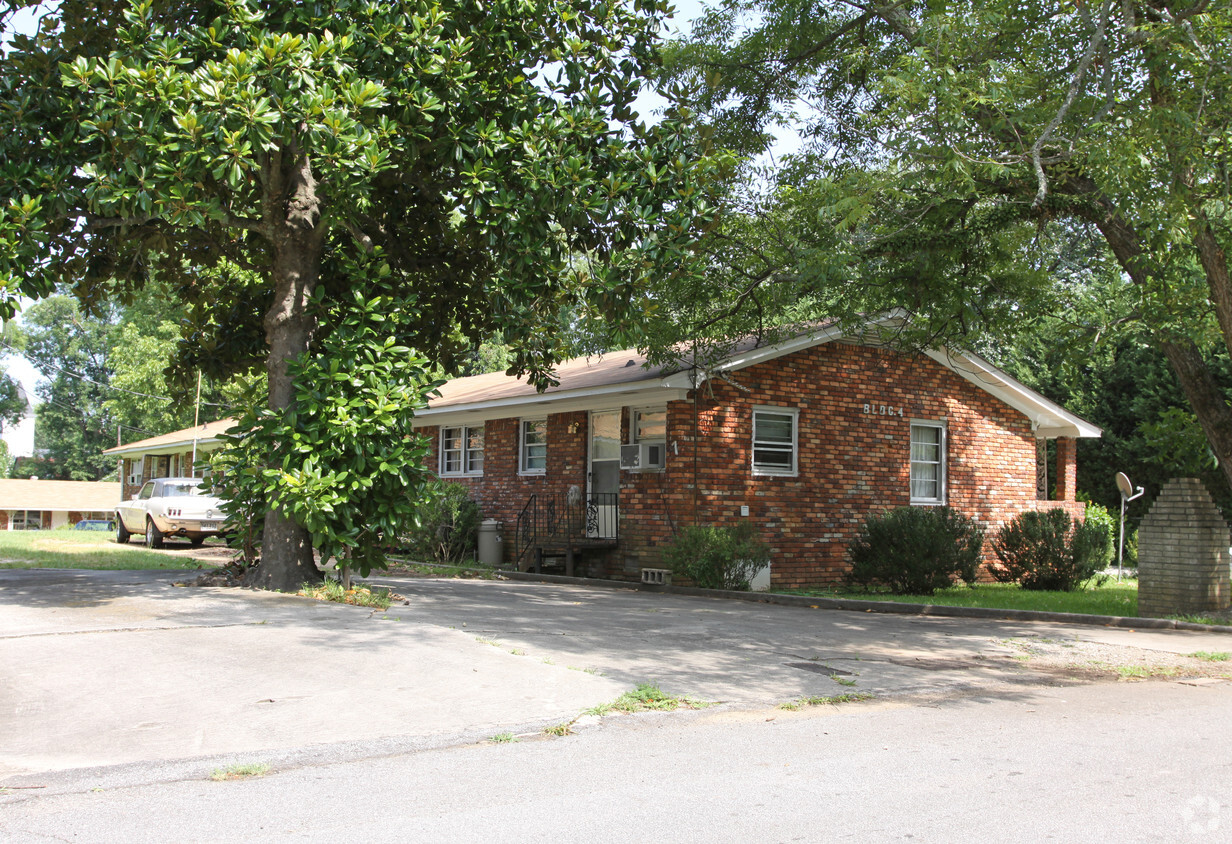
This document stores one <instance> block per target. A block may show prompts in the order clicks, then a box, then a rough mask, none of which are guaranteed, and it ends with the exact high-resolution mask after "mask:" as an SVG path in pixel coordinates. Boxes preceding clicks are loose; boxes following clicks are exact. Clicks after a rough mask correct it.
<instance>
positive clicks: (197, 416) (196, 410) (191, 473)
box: [188, 369, 1124, 506]
mask: <svg viewBox="0 0 1232 844" xmlns="http://www.w3.org/2000/svg"><path fill="white" fill-rule="evenodd" d="M200 421H201V370H200V369H198V370H197V403H196V405H195V406H194V407H193V459H192V466H191V467H190V468H189V470H188V477H190V478H195V477H197V435H198V431H197V425H198V423H199V422H200ZM1122 506H1124V505H1122Z"/></svg>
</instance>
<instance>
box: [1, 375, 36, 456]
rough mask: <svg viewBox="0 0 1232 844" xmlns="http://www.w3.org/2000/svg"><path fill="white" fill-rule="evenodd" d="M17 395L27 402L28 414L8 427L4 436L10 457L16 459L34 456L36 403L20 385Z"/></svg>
mask: <svg viewBox="0 0 1232 844" xmlns="http://www.w3.org/2000/svg"><path fill="white" fill-rule="evenodd" d="M17 394H18V395H19V396H20V397H21V398H22V400H23V401H25V403H26V412H25V414H23V415H22V417H21V419H20V420H19V421H18V422H17V423H16V424H13V425H6V426H5V428H4V433H3V435H2V436H3V439H4V441H5V442H6V443H7V444H8V447H9V457H10V458H14V459H15V458H18V457H32V456H34V403H33V402H31V401H30V396H29V394H28V393H27V392H26V388H25V387H23V386H22V385H21V384H20V383H18V385H17Z"/></svg>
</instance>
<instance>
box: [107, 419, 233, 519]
mask: <svg viewBox="0 0 1232 844" xmlns="http://www.w3.org/2000/svg"><path fill="white" fill-rule="evenodd" d="M234 424H235V420H234V419H220V420H218V421H217V422H207V423H205V424H204V425H198V426H196V427H195V428H185V429H184V430H182V431H173V432H171V433H170V434H163V435H162V436H159V437H150V438H149V439H145V440H138V441H137V442H132V443H126V444H125V445H120V446H116V447H115V448H109V449H107V450H106V451H104V452H103V454H110V455H111V456H113V457H115V458H117V459H118V460H119V461H120V482H121V484H122V485H123V494H122V498H125V499H127V498H130V497H132V496H134V495H136V494H137V492H138V491H139V490H140V489H141V485H142V484H143V483H145V481H147V480H149V479H150V478H178V477H186V478H193V477H196V476H198V475H200V474H201V471H200V469H199V468H194V460H195V461H196V462H198V463H199V462H200V461H201V460H203V459H204V458H205V456H206V455H208V454H209V453H210V452H211V451H214V450H215V449H216V448H218V446H219V444H220V443H219V440H218V435H219V434H221V433H223V432H224V431H226V430H227V429H228V428H230V427H231V426H232V425H234ZM194 455H195V456H194ZM116 500H117V502H118V501H119V500H120V499H116Z"/></svg>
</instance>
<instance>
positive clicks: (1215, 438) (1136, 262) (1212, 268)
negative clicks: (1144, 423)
mask: <svg viewBox="0 0 1232 844" xmlns="http://www.w3.org/2000/svg"><path fill="white" fill-rule="evenodd" d="M1084 185H1085V190H1084V191H1083V192H1084V193H1085V194H1086V197H1085V198H1087V199H1090V198H1091V197H1098V191H1096V190H1095V187H1094V184H1093V183H1089V182H1084ZM1096 204H1097V205H1098V206H1099V207H1101V208H1103V209H1104V210H1105V213H1103V214H1100V215H1094V216H1089V217H1087V219H1088V220H1089V221H1090V222H1093V223H1095V225H1096V226H1098V227H1099V229H1100V231H1101V232H1102V233H1103V235H1104V239H1105V241H1106V242H1107V243H1108V246H1109V247H1110V248H1111V249H1112V254H1113V255H1114V256H1115V257H1116V259H1117V263H1119V264H1120V265H1121V269H1123V270H1125V272H1126V274H1127V275H1129V277H1130V279H1131V280H1132V281H1133V282H1134V283H1136V284H1139V285H1145V284H1146V283H1147V282H1148V280H1149V275H1150V272H1151V268H1150V267H1149V266H1148V263H1147V261H1146V260H1145V250H1144V249H1143V247H1142V241H1141V240H1140V239H1139V237H1138V234H1137V232H1136V231H1135V230H1134V228H1133V226H1131V225H1130V224H1129V223H1128V222H1127V221H1126V220H1125V219H1124V218H1123V217H1121V215H1120V214H1119V213H1117V212H1116V210H1115V209H1114V208H1113V206H1112V203H1111V202H1108V201H1107V200H1105V199H1103V198H1102V197H1099V198H1098V199H1097V202H1096ZM1209 235H1210V232H1209V229H1199V230H1198V232H1197V235H1196V236H1195V239H1194V243H1195V246H1196V248H1197V251H1198V255H1199V259H1200V260H1201V263H1202V266H1203V270H1204V274H1205V275H1206V280H1207V284H1208V286H1209V288H1210V302H1211V304H1212V305H1213V306H1214V309H1215V313H1216V316H1217V318H1218V319H1219V324H1220V328H1221V329H1222V330H1223V339H1224V342H1225V343H1226V344H1227V345H1228V348H1229V350H1232V290H1230V284H1229V279H1228V267H1227V257H1226V256H1225V255H1224V253H1223V251H1222V249H1220V248H1219V247H1218V244H1217V243H1215V242H1214V240H1213V238H1212V237H1210V236H1209ZM1159 348H1160V350H1161V351H1162V352H1163V353H1164V357H1166V358H1167V359H1168V364H1169V366H1170V367H1171V368H1172V372H1173V374H1175V375H1176V378H1177V381H1178V382H1179V383H1180V385H1181V389H1182V390H1184V391H1185V397H1186V398H1187V399H1189V406H1190V407H1191V408H1192V409H1193V412H1194V415H1195V416H1196V417H1197V418H1198V424H1199V425H1200V426H1201V427H1202V433H1203V434H1205V435H1206V442H1207V445H1209V446H1210V448H1211V451H1213V452H1214V453H1215V459H1217V460H1218V461H1219V470H1220V471H1221V472H1222V473H1223V477H1224V480H1225V481H1226V482H1227V484H1228V486H1229V488H1232V405H1229V403H1228V397H1227V395H1226V394H1225V393H1224V392H1223V390H1222V389H1220V387H1219V384H1218V383H1216V381H1215V377H1214V375H1213V374H1212V373H1211V369H1210V367H1209V366H1208V365H1207V363H1206V361H1205V360H1204V359H1203V357H1202V352H1201V350H1199V349H1198V347H1197V345H1195V344H1194V342H1193V341H1192V340H1188V339H1165V340H1161V341H1159Z"/></svg>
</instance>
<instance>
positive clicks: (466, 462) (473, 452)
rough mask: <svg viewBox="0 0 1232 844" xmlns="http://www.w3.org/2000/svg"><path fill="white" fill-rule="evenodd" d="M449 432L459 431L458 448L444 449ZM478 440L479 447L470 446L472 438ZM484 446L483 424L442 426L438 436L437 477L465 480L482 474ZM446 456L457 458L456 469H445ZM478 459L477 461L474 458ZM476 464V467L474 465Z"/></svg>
mask: <svg viewBox="0 0 1232 844" xmlns="http://www.w3.org/2000/svg"><path fill="white" fill-rule="evenodd" d="M450 431H459V432H460V434H459V435H458V436H459V437H460V440H459V447H458V448H450V449H447V448H445V442H446V440H447V439H450V437H449V432H450ZM476 436H478V438H479V447H478V448H475V447H473V446H472V445H471V441H472V439H473V438H474V437H476ZM485 445H486V442H485V439H484V430H483V424H482V423H481V424H479V425H442V426H441V436H440V464H439V466H438V469H439V471H438V472H437V475H439V476H440V477H442V478H466V477H471V478H473V477H478V476H480V475H482V474H483V459H484V457H483V451H484V446H485ZM448 454H455V455H457V458H458V468H457V469H447V468H446V461H447V459H448V458H447V455H448ZM476 457H478V460H476V459H475V458H476ZM476 464H478V465H476Z"/></svg>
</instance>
